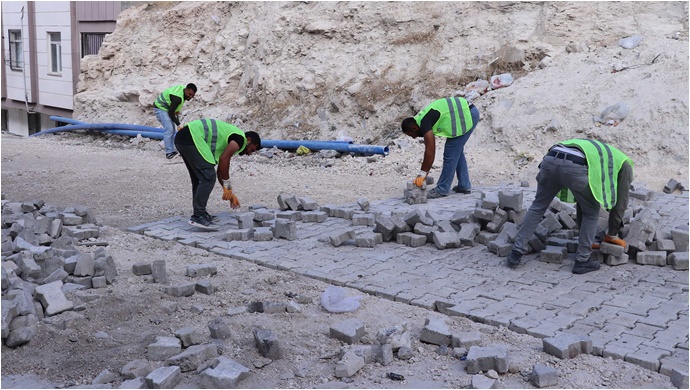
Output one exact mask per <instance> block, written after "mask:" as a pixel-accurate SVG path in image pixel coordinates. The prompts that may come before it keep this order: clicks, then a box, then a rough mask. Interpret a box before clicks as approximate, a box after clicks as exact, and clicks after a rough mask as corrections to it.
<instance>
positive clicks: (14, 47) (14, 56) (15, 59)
mask: <svg viewBox="0 0 690 390" xmlns="http://www.w3.org/2000/svg"><path fill="white" fill-rule="evenodd" d="M9 33H10V69H13V70H22V68H24V51H23V50H24V49H23V44H22V30H9Z"/></svg>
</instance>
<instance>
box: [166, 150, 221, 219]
mask: <svg viewBox="0 0 690 390" xmlns="http://www.w3.org/2000/svg"><path fill="white" fill-rule="evenodd" d="M175 147H177V151H178V152H179V153H180V156H181V157H182V160H184V165H186V166H187V170H188V171H189V178H190V179H191V180H192V207H193V208H194V215H197V216H200V217H203V216H205V215H206V214H207V212H206V204H207V203H208V198H209V196H211V192H212V191H213V186H214V185H215V184H216V171H215V170H214V167H215V166H214V165H213V164H211V163H209V162H208V161H206V160H205V159H204V157H203V156H201V153H199V150H198V149H197V148H196V146H194V145H183V144H178V143H176V144H175Z"/></svg>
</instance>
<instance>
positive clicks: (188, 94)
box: [184, 83, 196, 100]
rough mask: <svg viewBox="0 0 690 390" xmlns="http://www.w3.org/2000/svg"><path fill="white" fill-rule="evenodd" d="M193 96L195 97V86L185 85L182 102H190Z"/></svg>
mask: <svg viewBox="0 0 690 390" xmlns="http://www.w3.org/2000/svg"><path fill="white" fill-rule="evenodd" d="M194 95H196V85H194V84H192V83H189V84H187V87H186V88H185V89H184V100H192V99H194Z"/></svg>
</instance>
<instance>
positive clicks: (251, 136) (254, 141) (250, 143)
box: [240, 131, 261, 155]
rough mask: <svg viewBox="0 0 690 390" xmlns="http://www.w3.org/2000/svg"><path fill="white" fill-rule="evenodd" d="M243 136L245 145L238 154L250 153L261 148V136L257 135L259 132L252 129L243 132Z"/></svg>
mask: <svg viewBox="0 0 690 390" xmlns="http://www.w3.org/2000/svg"><path fill="white" fill-rule="evenodd" d="M244 136H245V137H247V146H245V147H244V150H243V151H242V153H240V154H246V155H250V154H252V153H254V152H256V151H257V150H259V149H261V137H259V134H257V133H256V132H254V131H248V132H246V133H244Z"/></svg>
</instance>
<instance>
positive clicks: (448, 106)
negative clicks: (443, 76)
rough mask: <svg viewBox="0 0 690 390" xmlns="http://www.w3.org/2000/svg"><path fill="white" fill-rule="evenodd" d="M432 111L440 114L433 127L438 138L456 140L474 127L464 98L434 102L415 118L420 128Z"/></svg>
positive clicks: (451, 98) (450, 98)
mask: <svg viewBox="0 0 690 390" xmlns="http://www.w3.org/2000/svg"><path fill="white" fill-rule="evenodd" d="M463 105H464V106H463ZM431 110H436V111H438V112H439V114H440V116H439V118H438V120H437V121H436V123H434V124H433V126H432V127H431V130H432V131H433V133H434V135H436V136H439V137H446V138H456V137H459V136H462V135H464V134H466V133H467V132H468V131H469V130H470V129H471V128H472V126H473V123H472V115H471V113H470V108H469V103H468V102H467V101H466V100H465V99H463V98H458V97H449V98H443V99H438V100H434V101H433V102H431V103H430V104H429V105H427V106H426V107H424V109H423V110H421V111H420V112H419V113H417V115H415V116H414V120H415V122H417V125H418V126H419V125H421V122H422V119H424V117H425V116H426V115H427V114H428V113H429V111H431ZM458 121H459V122H460V123H458Z"/></svg>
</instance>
